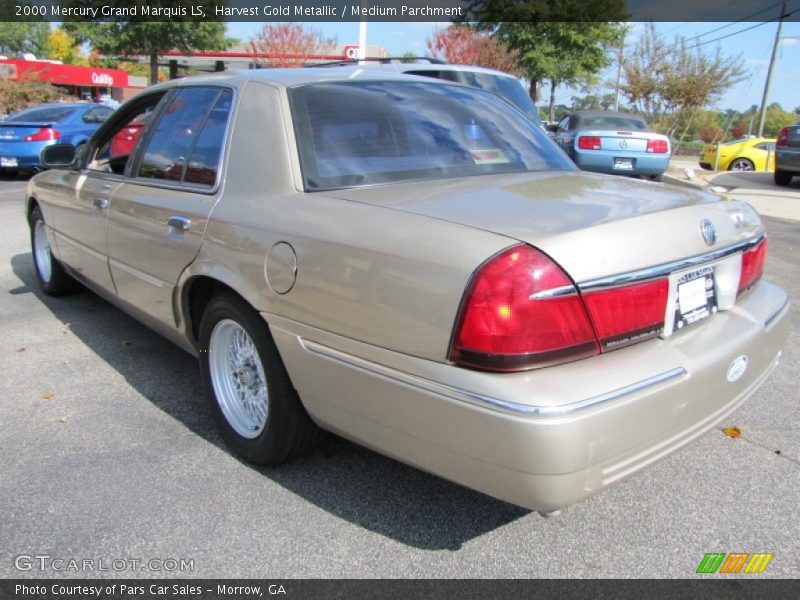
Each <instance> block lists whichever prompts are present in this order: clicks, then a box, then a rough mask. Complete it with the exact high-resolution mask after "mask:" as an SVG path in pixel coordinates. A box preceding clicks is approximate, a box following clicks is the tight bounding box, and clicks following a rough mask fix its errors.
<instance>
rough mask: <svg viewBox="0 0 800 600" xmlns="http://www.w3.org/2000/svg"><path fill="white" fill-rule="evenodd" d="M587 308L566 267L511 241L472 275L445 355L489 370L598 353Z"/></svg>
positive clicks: (521, 367)
mask: <svg viewBox="0 0 800 600" xmlns="http://www.w3.org/2000/svg"><path fill="white" fill-rule="evenodd" d="M598 352H599V348H598V346H597V341H596V338H595V335H594V331H593V329H592V326H591V323H590V322H589V317H588V315H587V314H586V309H585V307H584V305H583V302H582V301H581V298H580V296H579V295H578V292H577V290H576V288H575V286H574V285H573V283H572V281H571V280H570V279H569V277H567V275H566V273H564V271H563V270H561V268H560V267H559V266H558V265H557V264H556V263H555V262H553V261H552V260H551V259H550V258H549V257H548V256H546V255H545V254H543V253H541V252H539V251H538V250H536V249H534V248H532V247H530V246H526V245H519V246H514V247H513V248H510V249H508V250H505V251H504V252H501V253H500V254H498V255H496V256H495V257H493V258H492V259H490V260H489V261H488V262H486V263H484V265H483V266H481V267H480V268H479V269H478V271H476V273H475V274H474V275H473V277H472V280H471V281H470V284H469V286H468V287H467V291H466V293H465V294H464V299H463V300H462V303H461V310H460V313H459V318H458V321H457V324H456V329H455V334H454V336H453V344H452V348H451V351H450V359H451V360H452V361H454V362H456V363H458V364H461V365H465V366H470V367H477V368H482V369H489V370H493V371H519V370H523V369H529V368H532V367H534V366H544V365H545V364H553V363H559V362H566V361H569V360H575V359H578V358H583V357H586V356H591V355H593V354H597V353H598Z"/></svg>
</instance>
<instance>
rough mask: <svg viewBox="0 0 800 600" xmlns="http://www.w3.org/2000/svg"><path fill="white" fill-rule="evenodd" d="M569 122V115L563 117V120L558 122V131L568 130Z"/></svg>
mask: <svg viewBox="0 0 800 600" xmlns="http://www.w3.org/2000/svg"><path fill="white" fill-rule="evenodd" d="M568 124H569V117H564V118H563V119H561V122H560V123H559V124H558V131H566V130H567V125H568Z"/></svg>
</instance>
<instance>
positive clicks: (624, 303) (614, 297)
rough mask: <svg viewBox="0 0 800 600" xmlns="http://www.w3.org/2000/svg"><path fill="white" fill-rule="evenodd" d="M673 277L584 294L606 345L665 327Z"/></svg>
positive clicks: (619, 343)
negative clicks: (670, 282) (668, 294)
mask: <svg viewBox="0 0 800 600" xmlns="http://www.w3.org/2000/svg"><path fill="white" fill-rule="evenodd" d="M668 290H669V281H668V280H667V279H666V278H665V279H657V280H655V281H647V282H645V283H636V284H633V285H626V286H622V287H617V288H611V289H607V290H599V291H596V292H588V293H585V294H584V295H583V299H584V302H585V303H586V308H587V309H588V310H589V315H590V316H591V318H592V323H594V327H595V331H597V337H598V338H600V344H601V345H602V347H603V348H608V349H611V348H614V347H619V346H621V345H624V344H628V343H631V342H636V341H640V340H642V339H644V338H646V337H651V336H653V335H656V334H658V333H659V332H660V331H661V329H662V328H663V327H664V315H666V312H667V292H668Z"/></svg>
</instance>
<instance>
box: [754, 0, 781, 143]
mask: <svg viewBox="0 0 800 600" xmlns="http://www.w3.org/2000/svg"><path fill="white" fill-rule="evenodd" d="M785 15H786V0H783V4H782V5H781V20H780V21H778V31H777V33H776V34H775V45H774V46H773V47H772V58H770V61H769V70H768V71H767V81H766V82H764V95H763V96H762V97H761V113H760V114H759V117H758V137H764V120H765V119H766V117H767V100H768V99H769V87H770V84H771V83H772V73H773V72H774V71H775V59H776V58H777V57H778V48H780V45H781V34H782V33H783V19H784V17H785Z"/></svg>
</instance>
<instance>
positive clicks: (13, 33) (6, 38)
mask: <svg viewBox="0 0 800 600" xmlns="http://www.w3.org/2000/svg"><path fill="white" fill-rule="evenodd" d="M49 32H50V25H48V24H47V23H19V22H17V23H15V22H12V21H0V54H3V55H5V56H14V55H17V54H25V53H27V52H30V53H31V54H33V55H35V56H36V57H37V58H45V57H46V55H47V38H48V34H49Z"/></svg>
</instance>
